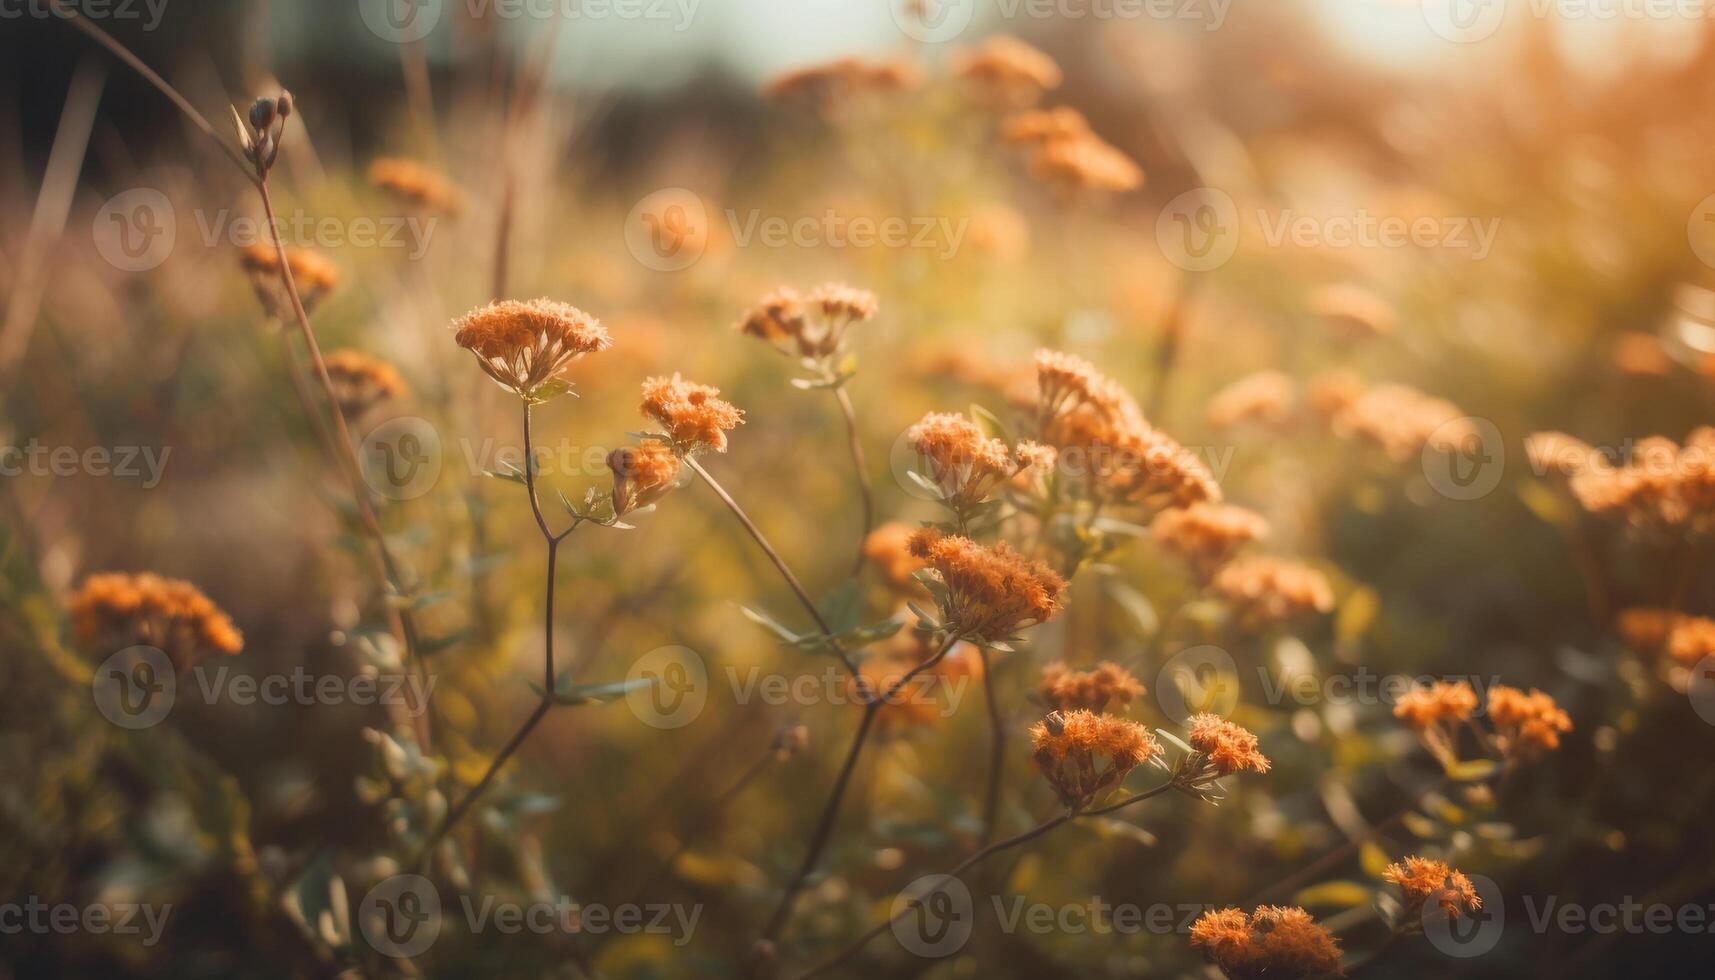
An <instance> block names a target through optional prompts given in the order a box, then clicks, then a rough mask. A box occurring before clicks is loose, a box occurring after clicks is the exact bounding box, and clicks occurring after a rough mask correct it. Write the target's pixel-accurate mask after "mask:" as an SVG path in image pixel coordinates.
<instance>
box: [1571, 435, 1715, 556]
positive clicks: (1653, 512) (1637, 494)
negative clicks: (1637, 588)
mask: <svg viewBox="0 0 1715 980" xmlns="http://www.w3.org/2000/svg"><path fill="white" fill-rule="evenodd" d="M1570 438H1571V437H1563V439H1561V440H1558V441H1556V442H1554V443H1552V445H1553V446H1554V447H1556V448H1557V449H1558V451H1559V453H1560V456H1559V460H1560V462H1561V463H1562V469H1563V471H1564V470H1570V471H1571V481H1570V482H1571V488H1572V493H1573V495H1574V496H1576V497H1577V499H1578V503H1579V505H1580V506H1582V507H1583V508H1584V509H1585V510H1587V511H1589V512H1590V513H1592V514H1596V515H1600V516H1603V517H1610V518H1614V519H1617V520H1620V521H1623V522H1624V523H1625V524H1627V525H1628V526H1629V527H1632V528H1634V529H1636V530H1640V531H1647V532H1653V533H1658V534H1671V533H1674V532H1679V531H1692V532H1699V533H1701V532H1704V531H1706V530H1707V529H1708V526H1709V525H1710V518H1711V515H1712V514H1715V428H1711V427H1708V426H1704V427H1702V428H1699V429H1697V430H1695V431H1693V432H1692V433H1691V434H1690V435H1689V436H1687V437H1686V440H1685V445H1683V446H1681V445H1678V444H1677V443H1675V442H1674V441H1673V440H1671V439H1666V438H1663V437H1661V436H1653V437H1651V438H1648V439H1643V440H1640V441H1639V442H1638V444H1637V445H1636V446H1635V447H1633V450H1632V453H1631V456H1630V458H1629V459H1627V460H1625V461H1624V462H1623V463H1622V464H1621V465H1617V466H1616V465H1614V464H1612V463H1610V462H1609V461H1608V459H1607V458H1606V457H1605V456H1603V455H1601V454H1599V453H1597V452H1596V451H1595V450H1591V449H1588V447H1585V451H1584V452H1583V453H1582V454H1581V455H1574V450H1575V449H1576V447H1574V446H1571V445H1570V443H1569V442H1568V441H1567V440H1570ZM1578 445H1582V444H1578ZM1549 446H1550V443H1549V442H1548V441H1547V440H1544V441H1543V442H1542V443H1539V452H1547V451H1548V448H1549Z"/></svg>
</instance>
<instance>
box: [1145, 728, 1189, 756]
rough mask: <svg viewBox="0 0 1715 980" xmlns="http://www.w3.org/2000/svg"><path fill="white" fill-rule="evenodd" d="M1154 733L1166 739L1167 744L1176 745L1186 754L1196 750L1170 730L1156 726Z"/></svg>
mask: <svg viewBox="0 0 1715 980" xmlns="http://www.w3.org/2000/svg"><path fill="white" fill-rule="evenodd" d="M1155 734H1157V735H1160V736H1161V737H1162V738H1164V739H1166V740H1167V742H1168V743H1169V744H1171V745H1175V746H1177V747H1178V748H1179V751H1181V752H1183V753H1185V754H1186V755H1191V754H1192V753H1194V752H1196V751H1197V750H1196V749H1194V748H1192V747H1191V746H1190V745H1189V744H1187V743H1186V741H1185V740H1184V739H1182V738H1180V737H1179V736H1177V735H1175V734H1173V733H1172V732H1170V731H1168V730H1167V729H1165V728H1157V729H1156V730H1155Z"/></svg>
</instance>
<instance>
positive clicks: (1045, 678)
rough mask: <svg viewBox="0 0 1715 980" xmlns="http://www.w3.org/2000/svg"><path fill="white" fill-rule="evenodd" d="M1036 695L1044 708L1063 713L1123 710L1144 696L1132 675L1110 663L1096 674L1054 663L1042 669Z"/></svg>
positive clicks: (1102, 665) (1099, 666) (1095, 671)
mask: <svg viewBox="0 0 1715 980" xmlns="http://www.w3.org/2000/svg"><path fill="white" fill-rule="evenodd" d="M1036 693H1037V696H1039V697H1040V698H1041V699H1042V702H1043V703H1044V704H1046V705H1048V706H1049V707H1050V708H1054V709H1057V710H1060V711H1072V710H1078V709H1082V710H1085V711H1106V710H1107V708H1108V706H1109V705H1117V706H1119V707H1121V708H1123V707H1125V706H1126V705H1128V704H1130V703H1131V702H1132V701H1133V700H1134V699H1136V698H1137V697H1138V696H1139V695H1141V694H1143V684H1142V682H1140V681H1139V680H1138V679H1137V678H1136V677H1133V676H1132V674H1131V671H1129V670H1126V669H1125V668H1124V667H1121V666H1120V665H1119V664H1116V663H1114V662H1112V661H1110V660H1104V661H1102V662H1101V663H1099V664H1097V665H1096V667H1095V668H1094V669H1093V670H1073V669H1072V668H1070V667H1068V666H1066V665H1065V664H1064V663H1061V662H1059V661H1055V662H1054V663H1051V664H1049V665H1048V666H1046V667H1044V668H1042V680H1041V682H1040V683H1038V684H1037V685H1036Z"/></svg>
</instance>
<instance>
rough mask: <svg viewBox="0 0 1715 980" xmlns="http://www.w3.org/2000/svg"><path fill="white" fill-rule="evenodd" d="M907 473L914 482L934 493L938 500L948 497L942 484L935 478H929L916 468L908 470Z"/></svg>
mask: <svg viewBox="0 0 1715 980" xmlns="http://www.w3.org/2000/svg"><path fill="white" fill-rule="evenodd" d="M905 475H906V476H907V477H909V478H910V479H911V482H912V483H915V484H917V485H918V486H919V487H922V488H923V489H924V490H925V491H926V492H928V493H931V494H933V495H934V498H935V499H936V500H945V499H947V495H946V494H945V493H943V492H942V490H941V486H940V484H938V483H936V482H935V481H934V480H931V479H929V478H928V477H926V476H924V475H923V474H921V473H919V472H917V471H916V470H906V471H905Z"/></svg>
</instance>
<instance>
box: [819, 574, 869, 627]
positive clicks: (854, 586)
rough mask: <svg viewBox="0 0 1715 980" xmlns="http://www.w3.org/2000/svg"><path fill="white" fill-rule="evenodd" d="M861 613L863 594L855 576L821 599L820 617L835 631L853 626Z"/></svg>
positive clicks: (856, 623)
mask: <svg viewBox="0 0 1715 980" xmlns="http://www.w3.org/2000/svg"><path fill="white" fill-rule="evenodd" d="M862 615H863V594H862V593H861V592H860V591H859V589H858V582H857V579H855V578H853V579H847V580H846V581H845V582H844V583H843V584H842V585H841V586H840V587H839V588H837V589H835V590H834V591H833V592H831V593H829V595H828V597H827V598H826V599H823V600H822V617H823V618H824V619H826V620H827V621H828V625H829V626H830V627H832V628H833V631H834V632H835V633H839V632H842V631H844V630H849V629H853V628H855V627H856V626H857V625H858V620H859V617H861V616H862Z"/></svg>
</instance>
